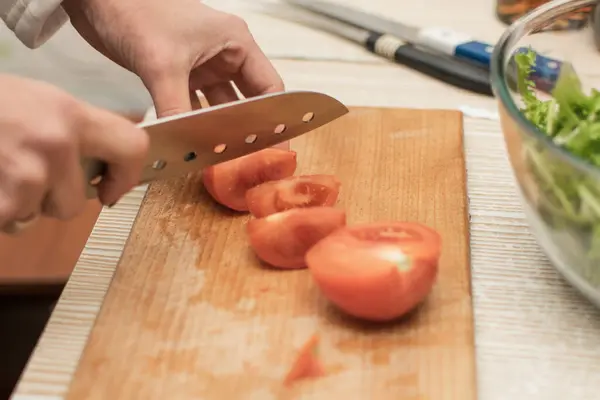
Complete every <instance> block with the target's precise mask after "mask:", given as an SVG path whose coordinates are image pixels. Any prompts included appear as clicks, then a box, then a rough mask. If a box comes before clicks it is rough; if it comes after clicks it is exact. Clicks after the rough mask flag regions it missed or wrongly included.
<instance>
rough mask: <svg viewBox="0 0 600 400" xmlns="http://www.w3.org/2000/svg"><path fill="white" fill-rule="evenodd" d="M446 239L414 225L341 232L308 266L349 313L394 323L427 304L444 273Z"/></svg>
mask: <svg viewBox="0 0 600 400" xmlns="http://www.w3.org/2000/svg"><path fill="white" fill-rule="evenodd" d="M441 244H442V241H441V237H440V235H439V234H438V233H437V232H436V231H435V230H433V229H431V228H429V227H427V226H424V225H421V224H418V223H411V222H390V223H371V224H361V225H355V226H348V227H345V228H342V229H339V230H337V231H336V232H334V233H332V234H331V235H329V236H327V237H326V238H325V239H323V240H321V241H320V242H319V243H317V244H316V245H315V246H313V247H312V248H311V249H310V250H309V251H308V252H307V254H306V264H307V266H308V268H309V269H310V271H311V274H312V276H313V278H314V280H315V283H316V284H317V286H318V287H319V288H320V289H321V291H322V292H323V294H324V295H325V297H327V298H328V299H329V300H330V301H331V302H332V303H333V304H335V305H337V306H338V307H339V308H340V309H342V310H343V311H345V312H346V313H348V314H350V315H353V316H355V317H358V318H363V319H367V320H372V321H387V320H393V319H396V318H399V317H401V316H402V315H404V314H406V313H407V312H409V311H410V310H412V309H413V308H415V307H416V306H417V305H418V304H419V303H421V302H422V301H423V300H424V299H425V298H426V297H427V295H428V294H429V292H430V291H431V289H432V287H433V285H434V283H435V280H436V278H437V273H438V260H439V258H440V256H441Z"/></svg>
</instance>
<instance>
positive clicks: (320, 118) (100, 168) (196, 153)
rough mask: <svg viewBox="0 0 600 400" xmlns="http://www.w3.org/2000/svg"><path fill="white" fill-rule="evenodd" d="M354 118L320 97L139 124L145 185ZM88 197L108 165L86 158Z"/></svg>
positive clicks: (277, 97)
mask: <svg viewBox="0 0 600 400" xmlns="http://www.w3.org/2000/svg"><path fill="white" fill-rule="evenodd" d="M347 113H348V108H347V107H346V106H344V105H343V104H342V103H341V102H339V101H338V100H336V99H334V98H333V97H331V96H328V95H326V94H323V93H319V92H312V91H287V92H281V93H274V94H266V95H263V96H257V97H253V98H249V99H243V100H239V101H235V102H231V103H226V104H221V105H217V106H213V107H208V108H203V109H199V110H196V111H191V112H188V113H183V114H179V115H175V116H171V117H164V118H159V119H156V120H154V121H146V122H142V123H140V124H138V126H139V127H141V128H143V129H144V130H145V131H146V133H147V134H148V136H149V139H150V149H149V151H148V154H147V158H146V162H145V166H144V170H143V173H142V177H141V179H140V182H139V184H144V183H148V182H151V181H154V180H159V179H168V178H172V177H178V176H183V175H185V174H187V173H189V172H194V171H199V170H201V169H203V168H205V167H207V166H210V165H214V164H218V163H222V162H225V161H229V160H232V159H234V158H238V157H241V156H244V155H247V154H250V153H254V152H256V151H260V150H263V149H266V148H268V147H272V146H275V145H276V144H278V143H281V142H284V141H287V140H290V139H292V138H295V137H297V136H300V135H302V134H305V133H307V132H310V131H313V130H314V129H316V128H318V127H320V126H323V125H325V124H327V123H329V122H331V121H333V120H335V119H337V118H339V117H341V116H343V115H345V114H347ZM82 167H83V169H84V172H85V176H86V179H87V182H88V185H87V196H88V198H93V197H96V185H98V183H99V182H100V181H101V179H102V177H103V176H104V175H105V173H106V169H107V165H106V164H105V163H104V162H103V161H102V160H96V159H89V158H88V159H82Z"/></svg>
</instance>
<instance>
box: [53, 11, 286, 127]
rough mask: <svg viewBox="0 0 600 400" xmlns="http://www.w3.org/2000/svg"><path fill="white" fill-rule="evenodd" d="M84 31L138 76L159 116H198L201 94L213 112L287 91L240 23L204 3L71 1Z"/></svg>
mask: <svg viewBox="0 0 600 400" xmlns="http://www.w3.org/2000/svg"><path fill="white" fill-rule="evenodd" d="M63 8H64V9H65V10H66V11H67V13H68V14H69V16H70V18H71V23H72V24H73V26H74V27H75V28H76V29H77V31H78V32H79V33H80V34H81V35H82V36H83V37H84V38H85V39H86V40H87V41H88V42H89V43H90V44H91V45H92V46H93V47H95V48H96V50H98V51H100V52H101V53H103V54H104V55H105V56H107V57H108V58H110V59H111V60H113V61H114V62H116V63H117V64H119V65H121V66H122V67H124V68H127V69H129V70H130V71H132V72H134V73H136V74H137V75H138V76H139V77H140V78H141V79H142V81H143V82H144V84H145V86H146V87H147V88H148V90H149V92H150V94H151V96H152V98H153V100H154V105H155V107H156V111H157V114H158V116H160V117H162V116H166V115H173V114H178V113H181V112H186V111H189V110H191V102H190V93H194V92H195V91H196V90H200V91H201V92H202V93H203V94H204V96H205V97H206V99H207V101H208V103H209V104H210V105H215V104H220V103H225V102H229V101H235V100H238V96H237V94H236V92H235V90H234V87H233V85H232V83H231V82H233V83H235V85H236V86H237V88H238V89H239V91H240V92H241V93H242V94H243V95H244V96H245V97H252V96H257V95H262V94H266V93H272V92H279V91H283V89H284V86H283V82H282V80H281V78H280V76H279V75H278V74H277V72H276V71H275V68H274V67H273V66H272V65H271V63H270V62H269V60H268V59H267V57H266V56H265V55H264V54H263V52H262V51H261V49H260V48H259V47H258V45H257V44H256V42H255V41H254V38H253V37H252V35H251V34H250V32H249V30H248V27H247V26H246V23H245V22H244V21H243V20H242V19H241V18H239V17H236V16H234V15H231V14H227V13H224V12H221V11H217V10H215V9H212V8H210V7H208V6H206V5H205V4H203V3H202V2H201V1H200V0H172V1H168V2H167V1H164V0H127V1H122V0H65V1H64V2H63Z"/></svg>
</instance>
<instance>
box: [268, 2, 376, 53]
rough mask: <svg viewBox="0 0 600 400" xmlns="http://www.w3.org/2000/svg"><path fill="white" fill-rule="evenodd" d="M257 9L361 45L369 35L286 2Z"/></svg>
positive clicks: (359, 29)
mask: <svg viewBox="0 0 600 400" xmlns="http://www.w3.org/2000/svg"><path fill="white" fill-rule="evenodd" d="M258 11H260V13H262V14H265V15H270V16H272V17H275V18H282V19H285V20H288V21H290V22H295V23H298V24H300V25H304V26H307V27H311V28H314V29H317V30H320V31H323V32H328V33H331V34H334V35H336V36H340V37H342V38H344V39H347V40H349V41H351V42H353V43H358V44H361V45H364V44H365V42H366V41H367V39H368V37H369V31H367V30H365V29H362V28H358V27H355V26H353V25H349V24H347V23H345V22H341V21H339V20H335V19H332V18H331V17H328V16H324V15H322V14H319V13H316V12H314V11H310V10H307V9H304V8H299V7H294V6H290V5H287V4H281V3H279V4H268V5H265V6H264V7H261V8H260V9H259V10H258Z"/></svg>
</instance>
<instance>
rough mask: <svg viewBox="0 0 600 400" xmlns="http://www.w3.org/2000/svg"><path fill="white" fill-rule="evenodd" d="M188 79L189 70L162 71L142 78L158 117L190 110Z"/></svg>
mask: <svg viewBox="0 0 600 400" xmlns="http://www.w3.org/2000/svg"><path fill="white" fill-rule="evenodd" d="M189 79H190V78H189V71H185V73H183V72H182V73H176V74H175V73H172V72H171V73H162V74H160V75H154V76H151V77H149V78H146V79H144V83H145V84H146V87H147V88H148V91H149V92H150V95H151V96H152V100H153V101H154V107H156V115H157V116H158V117H159V118H160V117H166V116H170V115H175V114H180V113H183V112H187V111H191V110H192V104H191V101H190V84H189Z"/></svg>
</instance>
